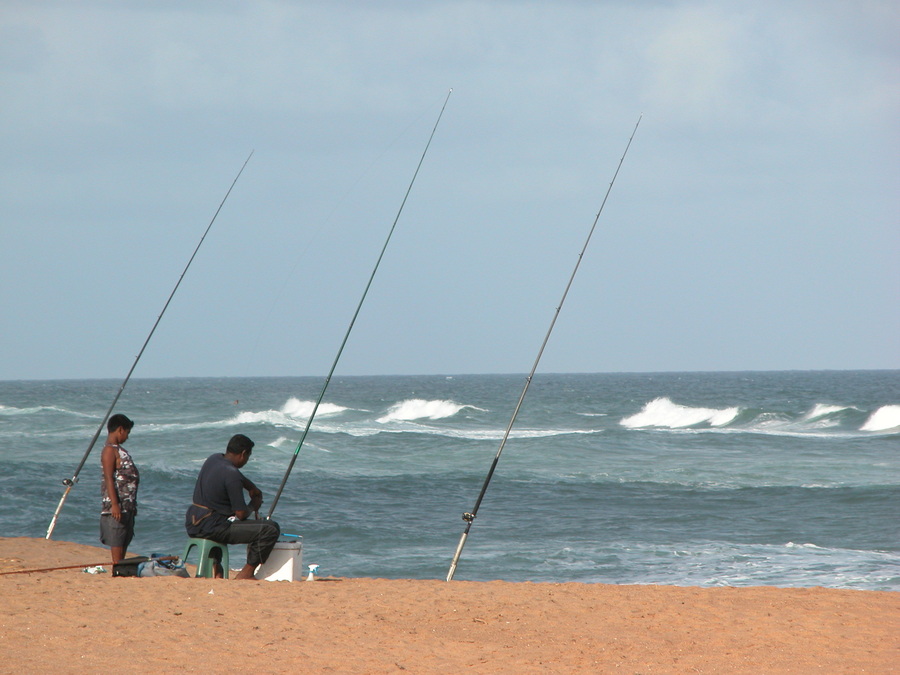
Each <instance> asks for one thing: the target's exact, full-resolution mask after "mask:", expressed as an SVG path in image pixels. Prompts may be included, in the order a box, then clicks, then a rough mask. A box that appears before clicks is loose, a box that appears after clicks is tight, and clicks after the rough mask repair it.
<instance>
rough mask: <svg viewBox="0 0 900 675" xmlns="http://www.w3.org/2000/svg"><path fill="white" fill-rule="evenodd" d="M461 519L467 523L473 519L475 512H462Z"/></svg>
mask: <svg viewBox="0 0 900 675" xmlns="http://www.w3.org/2000/svg"><path fill="white" fill-rule="evenodd" d="M462 519H463V520H464V521H466V522H467V523H471V522H472V521H473V520H475V514H474V513H469V512H468V511H466V512H465V513H464V514H462Z"/></svg>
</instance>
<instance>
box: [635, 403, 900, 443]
mask: <svg viewBox="0 0 900 675" xmlns="http://www.w3.org/2000/svg"><path fill="white" fill-rule="evenodd" d="M865 414H866V413H865V411H864V410H861V409H859V408H856V407H853V406H843V405H833V404H829V403H817V404H815V405H813V406H812V408H810V409H809V410H808V411H806V412H805V413H803V414H796V413H793V414H792V413H787V412H774V411H764V410H758V409H752V408H742V407H730V408H721V409H719V408H702V407H692V406H685V405H679V404H677V403H673V402H672V401H671V400H670V399H669V398H666V397H661V398H656V399H654V400H652V401H650V402H649V403H647V404H646V405H644V407H643V409H642V410H641V411H640V412H639V413H637V414H635V415H631V416H629V417H625V418H623V419H622V420H621V421H620V422H619V424H620V425H621V426H623V427H626V428H628V429H673V430H694V431H702V430H707V431H720V432H726V433H727V432H731V433H741V432H743V433H758V434H772V435H784V436H812V435H821V436H823V437H832V436H847V435H858V434H860V433H867V434H871V433H874V434H892V433H896V432H897V431H900V405H885V406H882V407H880V408H878V409H877V410H876V411H875V412H873V413H872V414H871V415H869V417H868V419H865V421H864V415H865Z"/></svg>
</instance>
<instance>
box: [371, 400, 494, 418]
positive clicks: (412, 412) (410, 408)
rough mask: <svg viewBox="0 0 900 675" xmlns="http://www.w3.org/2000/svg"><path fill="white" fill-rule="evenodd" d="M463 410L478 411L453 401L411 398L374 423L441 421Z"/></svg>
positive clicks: (395, 406) (397, 404) (389, 409)
mask: <svg viewBox="0 0 900 675" xmlns="http://www.w3.org/2000/svg"><path fill="white" fill-rule="evenodd" d="M465 408H468V409H471V410H480V408H475V407H474V406H469V405H463V404H462V403H456V402H454V401H441V400H437V401H426V400H423V399H420V398H411V399H407V400H406V401H400V402H399V403H395V404H394V405H392V406H391V407H390V408H388V411H387V412H386V413H385V414H384V415H382V416H381V417H379V418H378V419H377V420H376V421H377V422H380V423H382V424H384V423H385V422H412V421H414V420H442V419H447V418H448V417H453V416H454V415H456V414H457V413H458V412H459V411H460V410H463V409H465Z"/></svg>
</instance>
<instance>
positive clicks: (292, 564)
mask: <svg viewBox="0 0 900 675" xmlns="http://www.w3.org/2000/svg"><path fill="white" fill-rule="evenodd" d="M302 539H303V538H302V537H297V538H296V539H294V538H292V539H291V541H279V542H276V543H275V548H273V549H272V552H271V553H270V554H269V559H268V560H266V562H265V563H263V564H262V565H260V566H259V567H257V568H256V572H255V573H254V575H253V576H255V577H256V578H257V579H265V580H266V581H298V580H302V579H304V578H305V577H304V576H303V541H302Z"/></svg>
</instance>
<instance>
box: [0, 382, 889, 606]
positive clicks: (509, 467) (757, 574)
mask: <svg viewBox="0 0 900 675" xmlns="http://www.w3.org/2000/svg"><path fill="white" fill-rule="evenodd" d="M119 384H120V381H113V380H77V381H76V380H67V381H7V382H0V460H2V466H3V469H4V470H3V472H2V474H0V536H5V537H43V536H44V535H45V533H46V530H47V526H48V524H49V522H50V519H51V517H52V514H53V511H54V509H55V508H56V505H57V503H58V501H59V498H60V497H61V496H62V493H63V490H64V488H63V485H62V479H65V478H69V477H71V476H72V474H73V472H74V471H75V468H76V466H77V465H78V463H79V461H80V460H81V458H82V456H83V454H84V452H85V450H86V449H87V447H88V443H89V441H90V438H91V436H92V435H93V433H94V431H95V430H96V429H97V426H98V425H99V423H100V418H101V417H102V416H103V414H104V413H105V412H106V409H107V408H108V406H109V404H110V402H111V401H112V399H113V396H114V395H115V393H116V391H117V390H118V387H119ZM322 384H323V380H322V378H316V377H297V378H294V377H285V378H196V379H195V378H186V379H133V380H132V381H131V382H130V383H129V385H128V387H127V388H126V389H125V392H124V394H123V395H122V398H121V399H120V401H119V404H118V405H117V406H116V412H122V413H125V414H126V415H128V416H129V417H131V418H132V419H133V420H135V423H136V424H135V427H134V430H133V431H132V434H131V438H130V439H129V441H128V443H127V444H126V447H127V448H128V450H129V451H130V452H131V454H132V456H133V457H134V460H135V462H136V464H137V465H138V468H139V469H140V472H141V487H140V493H139V504H140V510H139V515H138V518H137V535H136V537H135V540H134V542H133V543H132V546H131V550H132V551H134V552H137V553H145V554H146V553H151V552H161V553H176V554H177V553H180V552H181V550H182V548H183V546H184V543H185V541H186V535H185V533H184V529H183V521H184V511H185V509H186V508H187V506H188V504H189V503H190V501H191V495H192V490H193V484H194V479H195V476H196V473H197V471H198V469H199V468H200V465H201V464H202V463H203V461H204V460H205V459H206V457H207V456H208V455H210V454H211V453H213V452H222V451H224V448H225V445H226V443H227V441H228V439H229V438H230V437H231V436H232V435H233V434H235V433H243V434H246V435H248V436H249V437H250V438H252V439H253V440H254V441H255V442H256V448H255V450H254V454H253V456H252V459H251V461H250V463H249V464H248V465H247V466H246V467H245V469H244V472H245V473H246V474H247V476H248V477H249V478H251V480H253V481H254V482H255V483H256V484H257V485H258V486H259V487H260V488H261V489H262V491H263V493H264V497H265V498H266V504H264V506H263V512H267V511H268V507H267V504H268V503H270V500H271V497H272V496H273V494H274V492H275V491H276V490H277V488H278V485H279V484H280V482H281V480H282V477H283V475H284V473H285V470H286V468H287V466H288V463H289V461H290V459H291V457H292V456H293V455H294V452H295V449H296V446H297V442H298V440H299V438H300V435H301V433H302V430H303V428H304V426H305V424H306V420H307V418H308V415H309V413H310V410H311V409H312V405H313V401H315V400H316V398H317V397H318V394H319V392H320V390H321V387H322ZM524 384H525V376H524V375H465V376H409V377H405V376H381V377H340V376H337V377H335V378H334V379H333V380H332V382H331V385H330V387H329V389H328V392H327V394H326V396H325V399H324V401H323V404H322V406H321V408H320V409H319V412H318V414H317V416H316V418H315V420H314V423H313V425H312V429H311V432H310V434H309V436H308V437H307V439H306V441H305V443H304V444H303V447H302V449H301V450H300V452H299V454H298V457H297V463H296V465H295V467H294V469H293V472H292V473H291V475H290V478H289V480H288V482H287V486H286V488H285V491H284V494H283V495H282V497H281V499H280V501H279V503H278V505H277V508H276V510H275V513H274V514H273V515H274V519H275V520H277V521H278V522H279V523H280V524H281V526H282V530H283V531H284V532H286V533H291V534H298V535H301V536H302V537H303V559H304V564H307V563H308V564H313V563H315V564H318V565H319V566H320V568H319V573H320V574H321V575H332V576H342V577H381V578H390V579H401V578H408V579H444V578H445V577H446V575H447V570H448V568H449V565H450V561H451V559H452V557H453V553H454V551H455V549H456V545H457V543H458V541H459V538H460V535H461V534H462V532H463V530H464V528H465V523H464V522H463V520H462V517H461V516H462V514H463V513H464V512H466V511H471V510H472V508H473V506H474V503H475V499H476V498H477V496H478V493H479V491H480V489H481V486H482V484H483V482H484V480H485V477H486V475H487V472H488V469H489V467H490V464H491V462H492V460H493V458H494V456H495V454H496V452H497V449H498V447H499V444H500V440H501V438H502V436H503V432H504V430H505V429H506V426H507V424H508V422H509V419H510V416H511V414H512V411H513V409H514V407H515V404H516V401H517V400H518V397H519V395H520V393H521V391H522V387H523V386H524ZM103 439H105V433H104V434H103V435H102V436H101V440H100V441H99V443H98V445H97V446H96V447H95V448H94V450H93V451H92V453H91V455H90V457H89V458H88V460H87V463H86V464H85V466H84V469H83V470H82V471H81V473H80V475H79V480H78V482H77V483H76V485H75V487H74V489H73V490H72V492H71V494H70V496H69V498H68V500H67V502H66V505H65V507H64V508H63V510H62V513H61V516H60V519H59V522H58V524H57V526H56V530H55V532H54V534H53V538H54V539H57V540H64V541H72V542H77V543H82V544H93V545H98V546H99V545H100V544H99V540H98V513H99V504H100V496H99V495H100V450H101V447H102V442H103ZM231 548H232V566H233V567H234V566H235V565H239V564H242V562H243V558H242V552H241V551H240V548H241V547H231ZM88 562H93V561H88ZM455 579H457V580H492V579H503V580H506V581H535V582H569V581H577V582H587V583H606V584H673V585H684V586H756V585H772V586H784V587H803V586H824V587H829V588H851V589H868V590H893V591H898V590H900V371H896V370H895V371H821V372H734V373H658V374H542V373H538V374H537V375H535V377H534V380H533V382H532V384H531V388H530V390H529V393H528V396H527V397H526V399H525V402H524V405H523V406H522V409H521V411H520V413H519V416H518V420H517V422H516V424H515V426H514V427H513V430H512V434H511V435H510V439H509V441H508V442H507V444H506V446H505V449H504V450H503V453H502V455H501V457H500V461H499V464H498V466H497V470H496V472H495V474H494V476H493V479H492V481H491V483H490V485H489V487H488V490H487V493H486V495H485V498H484V501H483V502H482V504H481V507H480V509H479V511H478V517H477V518H476V519H475V521H474V523H473V525H472V529H471V531H470V534H469V537H468V542H467V544H466V547H465V549H464V551H463V553H462V557H461V558H460V562H459V567H458V569H457V571H456V576H455Z"/></svg>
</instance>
